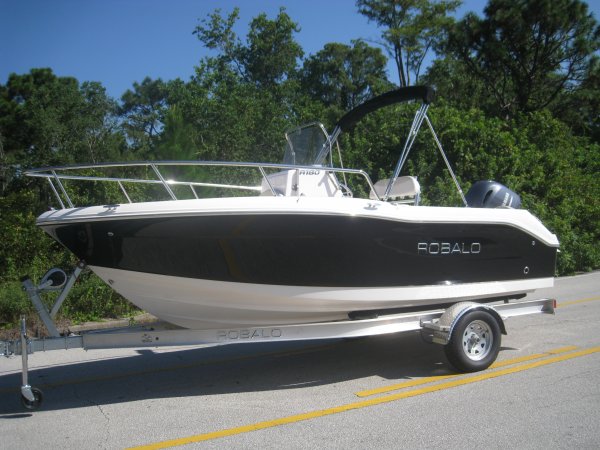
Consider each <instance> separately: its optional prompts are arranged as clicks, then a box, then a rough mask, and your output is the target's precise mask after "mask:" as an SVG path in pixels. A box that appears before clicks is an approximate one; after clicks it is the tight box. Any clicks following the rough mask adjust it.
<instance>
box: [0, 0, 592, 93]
mask: <svg viewBox="0 0 600 450" xmlns="http://www.w3.org/2000/svg"><path fill="white" fill-rule="evenodd" d="M485 3H486V2H485V1H484V0H466V1H464V2H463V6H461V8H460V9H459V10H458V11H457V14H456V16H457V17H458V18H460V17H462V16H463V15H464V14H465V13H466V12H467V11H474V12H475V13H477V14H479V15H482V11H483V7H484V5H485ZM588 4H589V5H590V9H591V10H592V11H593V12H594V15H595V17H596V19H600V14H599V12H600V0H589V1H588ZM235 6H238V7H239V8H240V18H239V20H238V22H237V26H236V28H235V31H236V33H237V34H238V36H240V37H242V38H244V37H245V36H246V34H247V32H248V26H249V23H250V21H251V20H252V18H254V17H256V16H257V15H258V14H260V13H263V12H264V13H266V14H267V16H268V17H269V18H271V19H273V18H275V17H276V16H277V14H278V12H279V9H280V7H285V9H286V12H287V13H288V14H289V16H290V17H291V18H292V20H294V21H295V22H297V23H298V24H299V26H300V28H301V30H300V32H299V33H298V34H296V35H295V38H296V40H297V41H298V42H299V43H300V45H301V46H302V48H303V50H304V52H305V56H307V55H310V54H314V53H316V52H318V51H319V50H321V49H322V48H323V46H324V45H325V44H326V43H328V42H341V43H345V44H350V42H351V40H353V39H359V38H362V39H366V40H370V41H376V40H378V39H379V36H380V34H381V30H380V29H378V28H377V26H376V24H374V23H372V22H371V23H369V21H368V20H367V18H366V17H364V16H362V15H361V14H359V13H358V12H357V8H356V6H355V1H354V0H252V1H250V0H218V1H217V0H0V83H1V84H5V83H6V82H7V80H8V76H9V75H10V74H11V73H17V74H24V73H27V72H29V70H30V69H32V68H39V67H50V68H51V69H52V70H53V71H54V73H55V74H57V75H59V76H72V77H75V78H77V79H78V80H79V81H80V82H83V81H99V82H101V83H102V85H103V86H104V87H105V88H106V89H107V92H108V94H109V95H110V96H111V97H113V98H120V97H121V95H123V93H124V92H125V91H126V90H127V89H130V88H132V86H133V83H134V82H136V81H137V82H141V81H142V80H143V79H144V78H145V77H146V76H149V77H150V78H153V79H154V78H162V79H163V80H164V81H167V80H172V79H175V78H181V79H182V80H184V81H187V80H189V78H190V77H191V76H192V75H193V73H194V67H195V66H197V65H198V63H199V61H200V60H201V59H202V58H203V57H205V56H208V55H209V54H210V52H209V51H208V50H207V49H205V48H203V46H202V43H201V42H200V41H199V40H198V39H197V38H196V36H195V35H193V34H192V32H193V30H194V28H195V27H196V26H197V25H198V24H199V23H200V21H201V20H202V19H204V18H206V17H207V15H208V14H210V13H212V12H213V11H214V10H215V9H216V8H220V9H221V11H222V13H223V15H226V14H228V13H229V12H231V11H232V10H233V8H234V7H235ZM372 45H374V44H372ZM388 76H389V78H390V79H391V80H397V78H398V74H397V72H396V69H395V68H394V66H393V65H392V64H391V63H390V64H389V65H388Z"/></svg>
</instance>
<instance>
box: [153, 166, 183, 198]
mask: <svg viewBox="0 0 600 450" xmlns="http://www.w3.org/2000/svg"><path fill="white" fill-rule="evenodd" d="M150 167H152V169H153V170H154V173H156V176H157V177H158V179H159V180H160V181H161V182H162V184H163V186H164V187H165V189H166V190H167V192H168V193H169V195H170V196H171V198H172V199H173V200H177V197H175V193H174V192H173V191H172V190H171V188H170V187H169V183H167V181H166V180H165V179H164V178H163V176H162V175H161V174H160V172H159V171H158V168H157V167H156V165H155V164H150Z"/></svg>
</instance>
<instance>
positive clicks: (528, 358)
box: [356, 346, 577, 397]
mask: <svg viewBox="0 0 600 450" xmlns="http://www.w3.org/2000/svg"><path fill="white" fill-rule="evenodd" d="M576 348H577V347H574V346H569V347H562V348H557V349H554V350H550V351H548V352H545V353H537V354H534V355H527V356H521V357H519V358H512V359H507V360H505V361H499V362H495V363H494V364H492V365H491V366H490V369H498V368H500V367H506V366H510V365H512V364H518V363H521V362H526V361H532V360H534V359H540V358H545V357H546V356H550V355H555V354H558V353H564V352H570V351H572V350H575V349H576ZM461 375H464V374H449V375H436V376H433V377H426V378H420V379H418V380H409V381H404V382H402V383H398V384H393V385H390V386H383V387H380V388H376V389H369V390H366V391H360V392H357V393H356V396H357V397H370V396H371V395H377V394H383V393H385V392H391V391H399V390H400V389H406V388H409V387H415V386H421V385H423V384H429V383H433V382H436V381H442V380H447V379H448V378H456V377H458V376H461Z"/></svg>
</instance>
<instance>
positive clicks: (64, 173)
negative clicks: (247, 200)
mask: <svg viewBox="0 0 600 450" xmlns="http://www.w3.org/2000/svg"><path fill="white" fill-rule="evenodd" d="M136 167H142V168H147V169H150V170H151V173H153V174H154V175H155V176H156V178H150V177H143V178H141V177H126V176H102V175H77V174H76V173H77V171H79V172H81V171H85V170H107V169H122V170H126V169H131V168H136ZM165 167H223V168H232V169H241V168H250V169H255V170H256V171H257V172H258V173H259V174H260V175H261V177H262V179H263V180H264V181H265V182H266V185H267V186H268V187H269V189H270V191H271V193H272V194H273V195H274V196H276V195H278V194H277V192H276V191H275V188H274V187H273V185H272V184H271V182H270V180H269V178H268V175H267V172H266V171H267V170H279V171H282V170H298V171H300V170H314V169H315V168H318V169H319V170H324V171H327V172H329V173H333V174H338V173H339V174H354V175H358V176H361V177H363V178H364V180H365V182H366V183H367V185H368V187H369V190H370V191H373V192H375V189H374V187H373V182H372V181H371V178H370V177H369V175H368V174H367V173H366V172H365V171H363V170H358V169H344V168H336V167H326V166H318V167H316V166H298V165H286V164H271V163H252V162H224V161H136V162H127V163H99V164H88V165H85V164H78V165H71V166H57V167H44V168H39V169H30V170H27V171H25V172H24V173H25V175H27V176H30V177H38V178H46V179H47V180H48V182H49V184H50V187H51V189H52V192H53V193H54V195H55V196H56V199H57V200H58V203H59V204H60V206H61V208H62V209H65V208H66V207H68V208H74V207H75V205H74V203H73V201H72V199H71V197H70V196H69V194H68V192H67V189H66V188H65V184H64V183H63V182H62V180H72V181H100V182H112V183H116V184H117V185H118V186H119V188H120V190H121V192H122V193H123V195H124V197H125V198H126V199H127V202H129V203H134V202H133V201H132V199H131V196H130V195H129V192H128V191H127V189H126V187H125V185H124V183H141V184H153V185H162V186H163V187H164V190H165V192H166V193H167V194H168V196H169V197H170V198H171V199H172V200H178V198H177V195H176V194H175V192H174V191H173V189H172V187H173V186H187V187H189V188H190V190H191V192H192V194H193V196H194V197H195V198H199V196H198V193H197V191H196V188H198V187H212V188H222V189H232V190H245V191H254V192H262V190H263V188H262V186H249V185H240V184H226V183H211V182H203V181H177V180H174V179H171V178H165V176H164V175H163V172H161V170H160V169H164V168H165ZM63 200H64V201H63ZM65 201H66V205H67V206H65Z"/></svg>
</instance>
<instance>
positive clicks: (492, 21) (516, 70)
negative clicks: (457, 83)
mask: <svg viewBox="0 0 600 450" xmlns="http://www.w3.org/2000/svg"><path fill="white" fill-rule="evenodd" d="M484 14H485V17H484V18H483V19H481V18H479V17H478V16H476V15H475V14H469V15H467V16H466V17H465V19H464V20H462V21H461V22H459V23H457V24H456V26H454V27H453V28H452V32H451V33H450V38H449V44H448V50H449V51H450V53H451V54H452V55H454V56H455V57H457V58H460V60H461V61H463V62H464V63H465V64H467V65H468V67H469V70H470V72H471V73H472V74H473V75H474V76H475V77H477V78H478V79H479V80H481V82H482V83H483V84H484V85H485V87H486V90H487V92H488V93H489V94H491V95H492V96H493V97H494V98H495V100H496V102H497V105H498V111H497V113H499V114H508V115H513V114H514V113H515V112H516V111H525V112H528V111H539V110H541V109H543V108H545V107H548V106H550V105H551V104H552V103H553V102H554V101H555V100H556V99H557V98H558V97H559V96H560V94H561V93H563V92H568V91H574V90H577V89H578V88H579V86H580V84H581V82H582V81H583V80H584V79H585V76H586V74H587V73H588V70H589V67H590V64H591V63H592V60H593V59H594V56H593V55H594V53H595V52H597V51H598V50H599V49H600V28H599V27H598V24H597V22H596V21H595V20H594V18H593V16H592V15H591V14H590V13H589V12H588V8H587V5H586V4H585V3H583V2H582V1H580V0H516V1H515V0H490V2H489V3H488V5H487V6H486V8H485V10H484Z"/></svg>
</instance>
